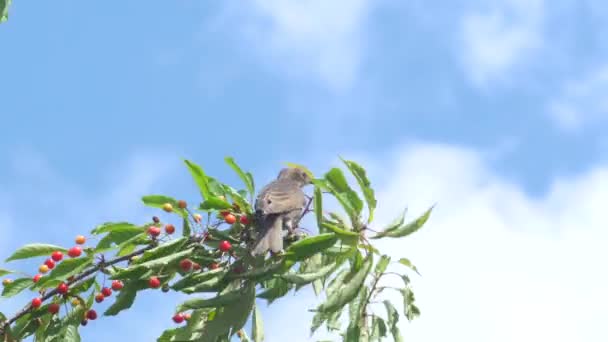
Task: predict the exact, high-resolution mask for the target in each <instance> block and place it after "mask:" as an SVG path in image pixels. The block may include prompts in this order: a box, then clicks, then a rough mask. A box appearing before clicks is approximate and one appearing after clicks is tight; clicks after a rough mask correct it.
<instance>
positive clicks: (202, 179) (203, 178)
mask: <svg viewBox="0 0 608 342" xmlns="http://www.w3.org/2000/svg"><path fill="white" fill-rule="evenodd" d="M184 163H186V166H188V170H190V174H191V175H192V178H193V179H194V182H195V183H196V185H198V188H199V190H200V192H201V196H202V197H203V199H207V198H210V197H211V193H210V192H209V180H208V177H207V175H205V172H204V171H203V169H202V168H201V167H200V166H198V165H197V164H195V163H193V162H191V161H189V160H184Z"/></svg>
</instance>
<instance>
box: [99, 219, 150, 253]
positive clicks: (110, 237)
mask: <svg viewBox="0 0 608 342" xmlns="http://www.w3.org/2000/svg"><path fill="white" fill-rule="evenodd" d="M140 234H145V229H144V228H142V227H131V226H126V225H125V226H120V227H116V228H115V229H113V230H112V231H110V232H109V233H108V234H107V235H106V236H104V237H103V238H102V239H101V240H99V243H97V246H96V247H95V252H96V253H102V252H104V251H106V250H110V249H113V247H112V244H116V245H117V246H119V245H121V244H122V243H124V242H127V241H129V240H130V239H133V238H135V236H137V235H140Z"/></svg>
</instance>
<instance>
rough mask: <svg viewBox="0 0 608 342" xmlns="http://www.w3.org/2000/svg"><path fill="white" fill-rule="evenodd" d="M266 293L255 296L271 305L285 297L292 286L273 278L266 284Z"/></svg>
mask: <svg viewBox="0 0 608 342" xmlns="http://www.w3.org/2000/svg"><path fill="white" fill-rule="evenodd" d="M268 283H269V284H271V286H268V287H267V289H266V291H264V292H262V293H260V294H258V295H257V297H258V298H262V299H266V300H267V301H268V304H272V302H274V301H275V300H276V299H278V298H281V297H283V296H285V295H286V294H287V293H288V292H289V291H290V290H291V289H292V288H293V284H290V283H288V282H286V281H285V280H283V279H281V278H275V279H272V280H271V281H269V282H268Z"/></svg>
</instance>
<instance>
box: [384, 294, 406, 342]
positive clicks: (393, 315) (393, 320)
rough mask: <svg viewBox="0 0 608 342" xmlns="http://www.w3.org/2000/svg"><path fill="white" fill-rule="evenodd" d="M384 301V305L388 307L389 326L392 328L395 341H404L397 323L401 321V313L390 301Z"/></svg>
mask: <svg viewBox="0 0 608 342" xmlns="http://www.w3.org/2000/svg"><path fill="white" fill-rule="evenodd" d="M383 303H384V307H385V308H386V317H387V321H388V322H387V323H388V328H389V329H390V331H391V334H392V335H393V339H394V340H395V342H402V341H403V337H402V336H401V333H400V332H399V327H398V326H397V323H399V313H398V312H397V310H396V309H395V307H394V306H393V304H391V302H390V301H388V300H385V301H383Z"/></svg>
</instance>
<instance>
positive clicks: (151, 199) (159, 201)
mask: <svg viewBox="0 0 608 342" xmlns="http://www.w3.org/2000/svg"><path fill="white" fill-rule="evenodd" d="M141 200H142V201H143V202H144V204H145V205H147V206H149V207H153V208H159V209H162V208H163V206H164V205H165V203H170V204H171V205H172V206H173V212H174V213H176V214H178V215H179V216H181V217H188V212H187V211H186V209H181V208H180V207H179V205H178V202H177V200H176V199H175V198H173V197H169V196H165V195H147V196H144V197H142V198H141Z"/></svg>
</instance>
